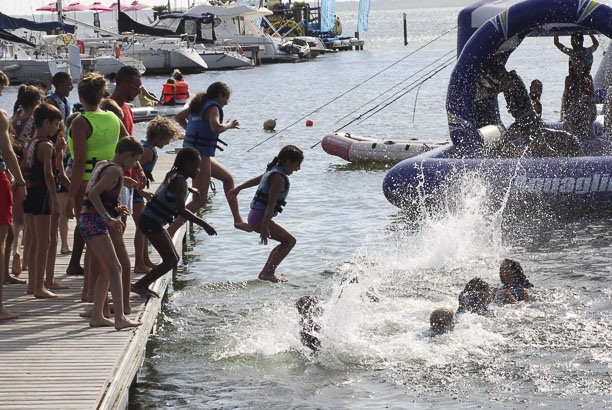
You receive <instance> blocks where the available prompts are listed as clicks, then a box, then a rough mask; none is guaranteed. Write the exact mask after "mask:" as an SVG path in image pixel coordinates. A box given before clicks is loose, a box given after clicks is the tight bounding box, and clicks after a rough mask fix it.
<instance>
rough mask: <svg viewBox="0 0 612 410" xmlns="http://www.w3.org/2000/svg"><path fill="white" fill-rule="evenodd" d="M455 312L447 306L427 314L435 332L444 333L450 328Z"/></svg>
mask: <svg viewBox="0 0 612 410" xmlns="http://www.w3.org/2000/svg"><path fill="white" fill-rule="evenodd" d="M454 319H455V314H454V313H453V311H452V310H450V309H449V308H446V307H443V308H438V309H436V310H434V311H433V312H431V315H429V324H430V325H431V328H432V329H433V331H434V332H436V333H446V332H448V331H449V330H451V329H452V326H453V321H454Z"/></svg>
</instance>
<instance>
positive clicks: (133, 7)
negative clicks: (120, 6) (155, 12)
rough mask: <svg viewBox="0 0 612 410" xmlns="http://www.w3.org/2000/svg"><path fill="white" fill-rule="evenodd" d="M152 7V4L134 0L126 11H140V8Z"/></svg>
mask: <svg viewBox="0 0 612 410" xmlns="http://www.w3.org/2000/svg"><path fill="white" fill-rule="evenodd" d="M150 8H151V6H149V5H148V4H143V3H140V2H139V1H138V0H134V1H133V2H132V4H130V7H128V8H127V9H125V11H138V10H143V9H150Z"/></svg>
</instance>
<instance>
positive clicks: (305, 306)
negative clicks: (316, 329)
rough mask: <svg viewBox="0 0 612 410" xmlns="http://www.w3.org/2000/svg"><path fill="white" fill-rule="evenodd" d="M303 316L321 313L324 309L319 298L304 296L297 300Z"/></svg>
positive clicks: (297, 306) (296, 305)
mask: <svg viewBox="0 0 612 410" xmlns="http://www.w3.org/2000/svg"><path fill="white" fill-rule="evenodd" d="M295 307H296V308H297V310H298V312H299V314H300V315H301V316H311V315H313V314H315V315H320V314H321V313H323V309H322V308H321V307H320V306H319V298H317V297H316V296H302V297H301V298H299V299H298V300H297V301H296V302H295Z"/></svg>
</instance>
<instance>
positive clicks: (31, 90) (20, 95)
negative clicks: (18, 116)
mask: <svg viewBox="0 0 612 410" xmlns="http://www.w3.org/2000/svg"><path fill="white" fill-rule="evenodd" d="M44 99H45V95H44V94H43V92H42V91H41V90H40V88H38V87H36V86H33V85H21V86H20V87H19V90H17V101H15V107H13V108H14V111H15V112H17V109H19V107H22V108H24V109H27V108H32V107H35V106H37V105H38V104H40V103H41V102H42V101H43V100H44ZM15 108H17V109H15Z"/></svg>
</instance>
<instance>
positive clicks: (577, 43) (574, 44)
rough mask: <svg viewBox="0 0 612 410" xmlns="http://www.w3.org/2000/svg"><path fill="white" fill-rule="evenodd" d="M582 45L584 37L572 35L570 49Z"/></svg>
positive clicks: (578, 34) (577, 34)
mask: <svg viewBox="0 0 612 410" xmlns="http://www.w3.org/2000/svg"><path fill="white" fill-rule="evenodd" d="M583 43H584V36H583V35H582V33H573V34H572V47H582V44H583Z"/></svg>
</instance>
